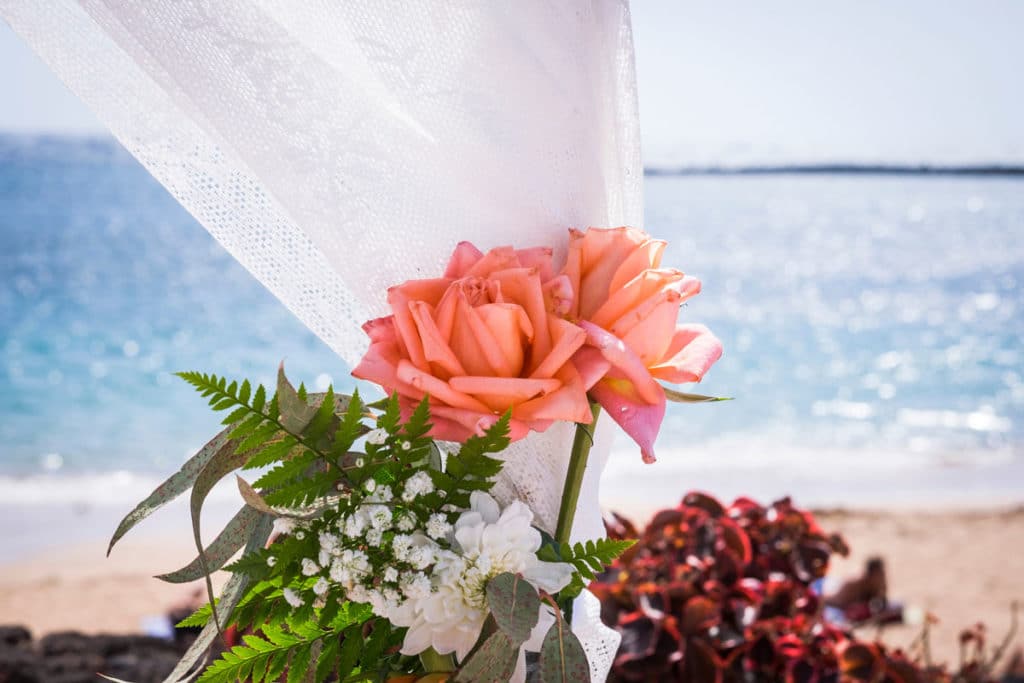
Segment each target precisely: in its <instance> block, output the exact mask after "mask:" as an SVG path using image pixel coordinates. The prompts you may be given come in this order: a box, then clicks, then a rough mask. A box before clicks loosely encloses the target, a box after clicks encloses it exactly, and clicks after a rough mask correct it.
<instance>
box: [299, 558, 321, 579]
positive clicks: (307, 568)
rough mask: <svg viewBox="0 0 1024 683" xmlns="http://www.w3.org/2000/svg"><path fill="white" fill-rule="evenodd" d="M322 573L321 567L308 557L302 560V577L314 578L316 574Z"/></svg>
mask: <svg viewBox="0 0 1024 683" xmlns="http://www.w3.org/2000/svg"><path fill="white" fill-rule="evenodd" d="M319 573H320V565H318V564H317V563H316V562H314V561H313V560H311V559H309V558H308V557H307V558H305V559H304V560H302V575H303V576H313V575H314V574H319Z"/></svg>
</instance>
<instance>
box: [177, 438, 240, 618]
mask: <svg viewBox="0 0 1024 683" xmlns="http://www.w3.org/2000/svg"><path fill="white" fill-rule="evenodd" d="M247 457H248V455H247V454H245V453H236V452H235V442H234V441H228V442H227V443H225V444H224V445H223V446H222V447H221V449H220V450H219V451H217V453H216V454H215V455H214V456H213V457H212V458H211V459H210V461H209V462H208V463H206V466H205V467H204V468H203V471H202V472H200V473H199V476H198V477H197V478H196V481H195V483H194V484H193V485H192V498H191V501H190V509H191V512H192V536H193V538H194V539H195V543H196V549H197V550H198V551H199V557H198V560H199V566H200V567H201V569H202V571H203V578H204V579H205V580H206V592H207V595H209V598H210V602H211V603H212V602H213V583H212V582H211V581H210V572H211V569H210V563H209V562H208V561H207V559H206V551H205V548H204V547H203V537H202V532H201V531H200V525H199V522H200V517H201V515H202V511H203V502H204V501H205V500H206V496H207V495H208V494H209V493H210V490H211V489H213V487H214V485H215V484H216V483H217V482H218V481H220V480H221V479H223V478H224V476H225V475H226V474H228V473H229V472H232V471H233V470H236V469H238V468H239V467H241V466H242V465H243V464H244V463H245V461H246V459H247ZM213 623H214V625H215V626H216V627H217V628H218V630H219V628H220V620H219V619H217V611H216V609H214V614H213Z"/></svg>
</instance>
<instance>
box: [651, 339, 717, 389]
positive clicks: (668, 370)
mask: <svg viewBox="0 0 1024 683" xmlns="http://www.w3.org/2000/svg"><path fill="white" fill-rule="evenodd" d="M721 357H722V342H721V341H719V340H718V337H716V336H715V335H714V334H712V333H711V330H709V329H708V328H707V327H705V326H704V325H695V324H689V325H679V326H678V327H676V331H675V334H674V335H673V337H672V344H671V345H670V346H669V349H668V352H667V353H666V356H665V359H664V360H662V361H661V362H660V363H658V364H657V365H655V366H652V367H651V369H650V371H651V375H653V376H654V377H657V378H658V379H663V380H665V381H666V382H673V383H675V384H681V383H683V382H699V381H700V380H701V378H703V377H704V374H705V373H706V372H707V371H708V370H709V369H710V368H711V366H712V365H714V364H715V362H717V361H718V359H719V358H721Z"/></svg>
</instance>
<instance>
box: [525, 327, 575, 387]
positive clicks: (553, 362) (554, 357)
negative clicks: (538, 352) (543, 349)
mask: <svg viewBox="0 0 1024 683" xmlns="http://www.w3.org/2000/svg"><path fill="white" fill-rule="evenodd" d="M547 323H548V326H549V330H550V331H551V336H552V337H553V339H554V346H553V347H552V349H551V351H550V352H549V353H548V355H547V357H545V358H544V359H542V360H541V362H540V365H538V366H537V369H535V370H534V371H533V372H531V373H530V377H554V376H555V373H557V372H558V371H559V369H561V368H562V366H564V365H565V364H566V363H567V362H569V359H570V358H572V356H573V354H574V353H576V351H578V350H579V348H580V347H581V346H583V344H584V343H586V341H587V333H586V332H585V331H584V330H583V328H582V327H580V326H579V325H573V324H572V323H571V322H569V321H568V320H562V319H561V318H556V317H554V316H550V315H549V316H548V319H547Z"/></svg>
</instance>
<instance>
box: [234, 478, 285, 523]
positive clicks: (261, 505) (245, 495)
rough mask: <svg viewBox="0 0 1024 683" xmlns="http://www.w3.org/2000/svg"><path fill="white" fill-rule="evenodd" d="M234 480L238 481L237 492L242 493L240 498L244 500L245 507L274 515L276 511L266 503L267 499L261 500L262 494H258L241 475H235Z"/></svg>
mask: <svg viewBox="0 0 1024 683" xmlns="http://www.w3.org/2000/svg"><path fill="white" fill-rule="evenodd" d="M235 480H236V481H237V482H238V492H239V493H240V494H241V495H242V500H244V501H245V504H246V506H247V507H249V508H252V509H254V510H259V511H260V512H264V513H266V514H268V515H276V514H277V512H275V511H274V508H272V507H270V505H268V504H267V501H265V500H263V496H261V495H260V494H259V492H258V491H256V489H254V488H253V487H252V485H251V484H250V483H249V482H247V481H246V480H245V479H242V477H240V476H238V475H235Z"/></svg>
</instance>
